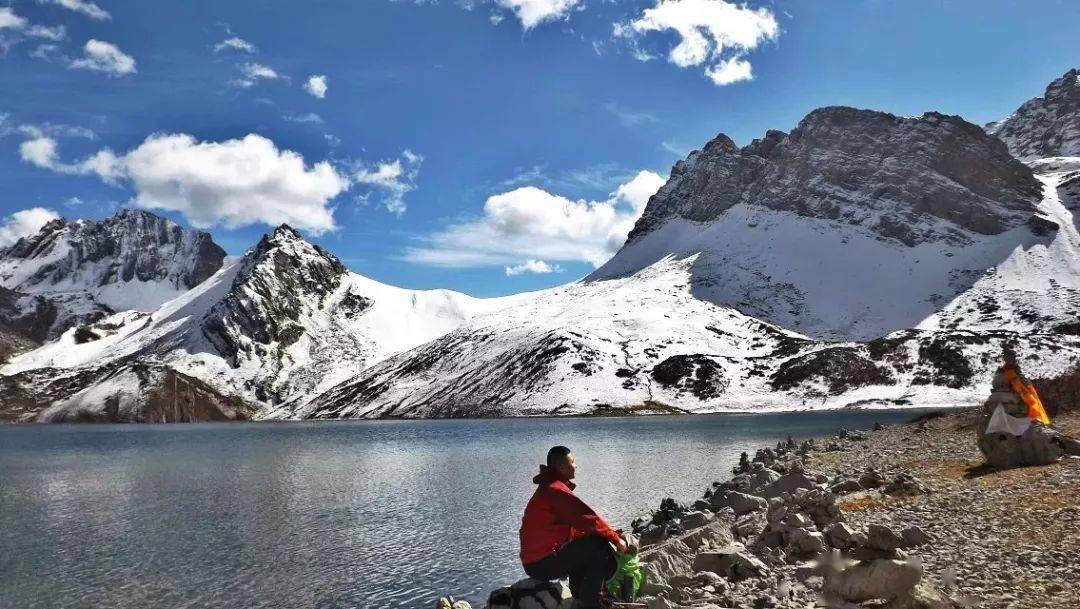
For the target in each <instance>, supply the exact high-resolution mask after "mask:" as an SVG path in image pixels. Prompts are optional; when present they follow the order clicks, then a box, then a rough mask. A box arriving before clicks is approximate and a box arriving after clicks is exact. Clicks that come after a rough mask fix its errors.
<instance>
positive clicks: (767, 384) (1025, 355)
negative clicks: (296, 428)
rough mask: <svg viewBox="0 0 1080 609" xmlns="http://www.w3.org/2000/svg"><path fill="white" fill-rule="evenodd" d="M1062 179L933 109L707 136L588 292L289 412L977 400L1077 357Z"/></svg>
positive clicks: (1070, 181)
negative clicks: (1005, 361)
mask: <svg viewBox="0 0 1080 609" xmlns="http://www.w3.org/2000/svg"><path fill="white" fill-rule="evenodd" d="M1078 110H1080V109H1078ZM1076 169H1080V160H1076V159H1074V160H1072V161H1070V160H1069V159H1057V160H1055V161H1053V162H1046V161H1044V162H1032V163H1031V164H1030V165H1025V164H1023V163H1021V162H1019V161H1017V160H1016V159H1015V158H1013V157H1012V156H1011V155H1010V153H1009V151H1008V150H1007V148H1006V147H1005V146H1004V145H1002V143H1001V142H1000V141H999V140H997V139H996V138H994V137H992V136H990V135H988V134H986V133H985V132H984V131H983V130H982V129H980V128H979V127H977V126H975V125H972V124H970V123H967V122H966V121H964V120H963V119H961V118H959V117H955V116H945V115H941V114H937V113H927V114H924V115H922V116H920V117H907V118H905V117H896V116H892V115H889V114H884V113H880V112H872V111H865V110H854V109H850V108H823V109H820V110H816V111H814V112H812V113H810V114H809V115H808V116H807V117H806V118H805V119H804V120H803V121H801V122H800V124H799V126H798V127H796V129H795V130H793V131H792V132H791V133H790V134H784V133H782V132H779V131H770V132H769V133H767V134H766V135H765V137H763V138H762V139H760V140H755V141H754V142H752V143H751V144H750V145H748V146H745V147H743V148H738V147H737V146H735V144H734V143H733V142H732V141H731V140H730V139H729V138H727V137H726V136H723V135H720V136H718V137H717V138H715V139H714V140H713V141H711V142H709V144H707V145H706V147H705V148H704V149H703V150H701V151H696V152H694V153H692V154H691V155H690V156H689V158H687V159H686V160H685V161H681V162H679V163H678V164H677V165H676V166H675V167H674V168H673V170H672V174H671V177H670V179H669V180H668V182H667V183H666V184H665V185H664V186H663V187H662V188H661V189H660V191H659V192H658V193H657V194H656V195H654V197H653V198H652V199H651V200H650V201H649V203H648V205H647V206H646V209H645V212H644V214H643V216H642V218H641V219H640V220H639V222H638V223H637V225H636V226H635V228H634V230H633V231H632V232H631V234H630V236H629V238H628V240H627V243H626V244H625V245H624V246H623V248H622V249H621V250H620V251H619V252H618V253H617V254H616V256H615V257H614V258H613V259H612V260H611V261H609V262H608V263H607V264H605V265H604V266H603V267H601V268H600V269H598V270H597V271H596V272H595V273H594V274H593V275H591V276H590V277H589V278H587V279H586V280H585V281H582V282H578V283H575V284H571V285H568V286H565V287H563V288H560V289H558V290H553V291H548V292H545V293H542V294H539V295H537V297H536V298H535V299H534V300H532V301H529V302H524V303H519V304H518V305H517V306H515V307H510V308H507V309H504V310H501V311H499V312H498V314H496V315H490V316H484V317H482V318H478V319H477V320H476V321H474V322H473V323H471V324H469V325H467V326H465V327H462V328H460V329H458V330H456V331H455V332H453V333H451V334H448V335H446V336H444V337H442V338H440V339H438V340H436V341H433V342H432V343H429V344H427V345H424V346H422V347H420V348H418V349H415V350H412V351H409V352H405V353H402V354H400V355H397V356H395V357H393V358H390V359H388V360H386V361H384V362H382V363H380V364H378V365H376V366H374V367H373V368H370V369H368V370H365V371H364V372H362V373H361V374H359V375H358V376H357V377H356V378H355V379H353V380H351V381H348V382H345V383H342V384H341V385H338V386H337V387H334V388H333V389H331V390H329V391H327V392H326V393H324V394H322V395H319V396H316V397H314V398H310V399H304V400H300V401H299V402H298V403H297V404H295V405H294V406H293V414H294V415H295V416H300V417H314V418H340V417H370V416H460V415H463V414H469V415H480V416H499V415H506V414H559V413H600V412H606V411H612V410H615V411H624V410H623V409H625V410H631V411H633V410H639V409H643V408H644V409H645V410H647V411H652V412H656V411H664V410H665V409H668V410H671V409H683V410H689V411H697V412H700V411H716V410H740V409H761V408H783V409H792V408H807V407H814V408H817V407H843V406H850V405H863V406H875V405H879V406H880V405H904V404H912V405H923V406H925V405H955V404H965V403H973V402H976V401H979V400H981V399H982V398H983V397H984V396H983V394H984V393H985V387H986V385H987V383H988V382H989V380H990V376H991V374H992V372H993V370H994V369H995V368H996V367H997V365H998V364H999V363H1000V358H1001V354H1002V351H1003V349H1004V348H1005V346H1006V345H1009V346H1011V347H1012V348H1014V349H1016V351H1017V352H1018V354H1019V357H1020V361H1021V362H1022V363H1023V365H1024V369H1025V370H1026V371H1027V372H1028V373H1029V374H1032V375H1035V376H1052V375H1057V374H1060V373H1062V372H1064V371H1066V370H1068V369H1070V368H1072V367H1073V366H1075V365H1077V364H1078V363H1080V336H1078V335H1080V330H1078V328H1080V316H1078V314H1077V313H1076V311H1080V308H1078V307H1080V291H1078V290H1080V234H1078V232H1077V227H1076V223H1075V221H1074V219H1073V217H1072V211H1073V208H1074V207H1077V206H1080V172H1078V171H1075V170H1076ZM571 320H572V321H571ZM769 322H772V323H769ZM783 328H790V329H792V330H797V331H798V332H801V333H802V334H797V333H795V332H792V331H788V330H784V329H783Z"/></svg>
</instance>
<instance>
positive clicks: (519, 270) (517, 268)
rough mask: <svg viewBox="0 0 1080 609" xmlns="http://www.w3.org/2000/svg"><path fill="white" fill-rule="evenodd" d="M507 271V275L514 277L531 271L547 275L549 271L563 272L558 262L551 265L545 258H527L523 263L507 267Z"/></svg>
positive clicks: (535, 273)
mask: <svg viewBox="0 0 1080 609" xmlns="http://www.w3.org/2000/svg"><path fill="white" fill-rule="evenodd" d="M505 271H506V276H507V277H513V276H514V275H522V274H524V273H530V274H534V275H546V274H548V273H561V272H562V267H561V266H559V265H557V264H556V265H550V264H548V263H546V262H544V261H543V260H526V261H525V262H522V263H521V264H517V265H514V266H508V267H506V268H505Z"/></svg>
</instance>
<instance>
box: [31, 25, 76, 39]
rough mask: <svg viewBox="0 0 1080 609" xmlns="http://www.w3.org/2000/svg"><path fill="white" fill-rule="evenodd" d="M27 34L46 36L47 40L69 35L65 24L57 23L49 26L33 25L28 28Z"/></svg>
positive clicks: (37, 36) (39, 36) (34, 36)
mask: <svg viewBox="0 0 1080 609" xmlns="http://www.w3.org/2000/svg"><path fill="white" fill-rule="evenodd" d="M26 35H27V36H30V37H31V38H44V39H46V40H53V41H56V40H63V39H64V38H66V37H67V30H66V29H64V26H62V25H57V26H54V27H48V26H45V25H32V26H30V27H28V28H26Z"/></svg>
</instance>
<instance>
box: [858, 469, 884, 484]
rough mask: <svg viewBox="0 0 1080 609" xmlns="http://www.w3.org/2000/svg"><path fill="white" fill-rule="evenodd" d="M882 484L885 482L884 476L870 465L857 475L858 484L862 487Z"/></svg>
mask: <svg viewBox="0 0 1080 609" xmlns="http://www.w3.org/2000/svg"><path fill="white" fill-rule="evenodd" d="M882 484H885V476H883V475H882V474H881V472H879V471H878V470H876V469H874V468H872V467H871V468H869V469H867V470H866V471H865V472H863V475H862V476H859V486H862V487H863V488H877V487H879V486H881V485H882Z"/></svg>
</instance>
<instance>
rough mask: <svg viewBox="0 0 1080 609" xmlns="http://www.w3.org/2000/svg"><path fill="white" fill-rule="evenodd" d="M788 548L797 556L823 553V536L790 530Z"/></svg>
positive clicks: (814, 532)
mask: <svg viewBox="0 0 1080 609" xmlns="http://www.w3.org/2000/svg"><path fill="white" fill-rule="evenodd" d="M788 548H790V549H791V551H792V553H793V554H795V555H797V556H808V555H817V554H820V553H822V552H824V551H825V548H826V545H825V536H824V535H822V534H821V533H819V532H817V531H809V530H807V529H792V530H791V532H790V538H789V541H788Z"/></svg>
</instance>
